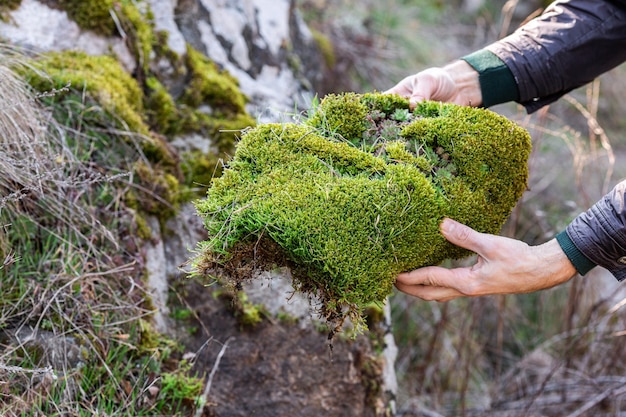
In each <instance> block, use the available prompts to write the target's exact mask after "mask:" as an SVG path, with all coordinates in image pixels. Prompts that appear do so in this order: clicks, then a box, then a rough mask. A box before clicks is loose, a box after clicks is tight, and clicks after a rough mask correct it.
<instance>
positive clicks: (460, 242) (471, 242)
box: [440, 218, 493, 255]
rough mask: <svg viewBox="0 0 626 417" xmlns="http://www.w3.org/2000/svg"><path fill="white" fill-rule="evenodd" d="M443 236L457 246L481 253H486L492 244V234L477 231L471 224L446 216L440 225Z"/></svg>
mask: <svg viewBox="0 0 626 417" xmlns="http://www.w3.org/2000/svg"><path fill="white" fill-rule="evenodd" d="M440 229H441V233H442V234H443V236H444V237H445V238H446V239H447V240H448V241H449V242H450V243H453V244H454V245H456V246H460V247H462V248H465V249H469V250H471V251H472V252H476V253H478V254H479V255H484V254H485V253H487V252H488V251H489V249H490V248H491V246H492V242H493V237H492V236H491V235H488V234H485V233H480V232H477V231H476V230H474V229H472V228H471V227H469V226H466V225H464V224H462V223H459V222H457V221H454V220H452V219H448V218H445V219H443V221H442V222H441V225H440Z"/></svg>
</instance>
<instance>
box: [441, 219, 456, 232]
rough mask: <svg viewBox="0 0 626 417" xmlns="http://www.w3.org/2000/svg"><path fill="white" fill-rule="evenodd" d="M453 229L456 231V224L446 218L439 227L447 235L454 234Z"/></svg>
mask: <svg viewBox="0 0 626 417" xmlns="http://www.w3.org/2000/svg"><path fill="white" fill-rule="evenodd" d="M452 229H454V222H453V221H452V220H450V219H448V218H447V217H446V218H444V219H443V220H442V221H441V224H440V225H439V230H441V232H442V233H446V234H447V233H450V232H452Z"/></svg>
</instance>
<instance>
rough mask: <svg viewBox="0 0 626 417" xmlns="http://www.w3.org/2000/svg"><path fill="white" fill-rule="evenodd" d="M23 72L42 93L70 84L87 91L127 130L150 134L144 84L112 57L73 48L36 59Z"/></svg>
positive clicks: (79, 89)
mask: <svg viewBox="0 0 626 417" xmlns="http://www.w3.org/2000/svg"><path fill="white" fill-rule="evenodd" d="M24 75H25V77H26V79H27V81H28V82H29V83H30V84H31V85H32V86H33V87H34V88H35V89H36V90H38V91H40V92H48V91H51V90H53V89H62V88H64V87H67V86H70V87H71V88H72V89H73V90H77V91H81V92H85V93H87V94H88V95H89V96H91V97H93V99H94V100H95V101H96V102H97V103H98V104H99V105H100V106H102V107H103V108H104V109H105V110H106V111H108V112H109V113H110V114H111V115H115V116H116V117H118V118H119V119H120V121H121V122H122V124H124V125H126V128H127V130H131V131H133V132H137V133H141V134H143V135H149V128H148V126H147V124H146V123H145V121H144V120H143V111H144V108H143V92H142V90H141V87H140V86H139V84H138V83H137V81H136V80H135V79H134V78H133V77H131V76H130V74H128V73H127V72H126V71H124V69H123V68H122V67H121V66H120V64H119V63H118V62H117V61H116V60H115V59H114V58H112V57H109V56H91V55H87V54H85V53H84V52H74V51H66V52H53V53H48V54H43V55H41V56H40V57H38V58H37V59H36V60H35V61H33V70H27V71H26V73H25V74H24ZM122 127H123V126H122Z"/></svg>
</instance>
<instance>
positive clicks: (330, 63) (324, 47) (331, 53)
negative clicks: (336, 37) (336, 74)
mask: <svg viewBox="0 0 626 417" xmlns="http://www.w3.org/2000/svg"><path fill="white" fill-rule="evenodd" d="M311 34H312V35H313V39H315V42H316V43H317V47H318V48H319V49H320V52H321V53H322V58H324V63H325V64H326V67H328V68H332V67H334V66H335V63H336V62H337V56H336V55H335V48H334V47H333V44H332V42H331V41H330V38H329V37H328V36H326V35H324V34H323V33H322V32H320V31H319V30H315V29H311Z"/></svg>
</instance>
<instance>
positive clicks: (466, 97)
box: [443, 60, 483, 107]
mask: <svg viewBox="0 0 626 417" xmlns="http://www.w3.org/2000/svg"><path fill="white" fill-rule="evenodd" d="M443 70H444V71H446V72H447V73H448V74H449V76H450V78H451V79H452V80H453V81H454V84H455V86H456V88H457V90H458V92H459V94H458V96H459V97H462V98H463V101H464V103H458V104H463V105H466V106H471V107H480V106H482V104H483V97H482V92H481V89H480V82H479V79H478V76H479V74H478V72H477V71H476V70H475V69H474V68H472V66H471V65H469V64H468V63H467V62H465V61H463V60H458V61H454V62H452V63H450V64H448V65H446V66H445V67H443Z"/></svg>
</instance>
